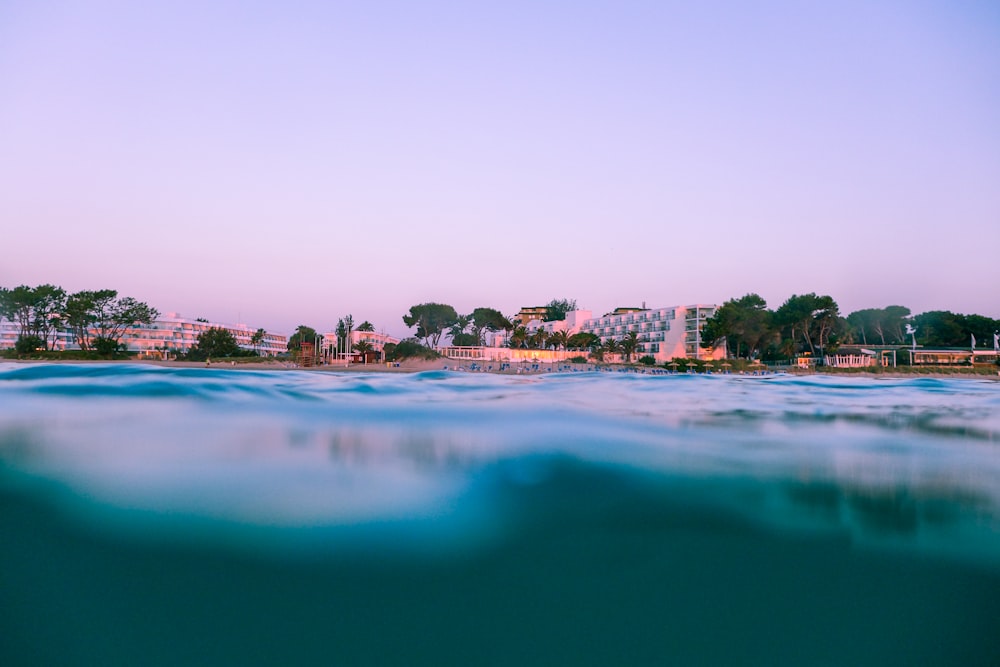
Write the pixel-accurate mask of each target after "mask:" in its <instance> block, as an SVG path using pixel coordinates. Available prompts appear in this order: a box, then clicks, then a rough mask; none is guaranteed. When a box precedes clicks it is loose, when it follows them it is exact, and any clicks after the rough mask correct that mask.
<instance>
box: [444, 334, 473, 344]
mask: <svg viewBox="0 0 1000 667" xmlns="http://www.w3.org/2000/svg"><path fill="white" fill-rule="evenodd" d="M451 344H452V345H459V346H464V345H469V346H472V345H479V339H478V338H476V335H475V334H471V333H459V334H455V335H454V336H452V337H451Z"/></svg>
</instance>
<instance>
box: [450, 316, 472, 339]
mask: <svg viewBox="0 0 1000 667" xmlns="http://www.w3.org/2000/svg"><path fill="white" fill-rule="evenodd" d="M470 324H472V316H471V315H459V316H458V319H457V320H455V323H454V324H453V325H451V329H449V330H448V334H449V335H450V336H451V338H452V340H454V339H455V336H461V335H462V334H464V333H465V330H466V329H468V328H469V325H470Z"/></svg>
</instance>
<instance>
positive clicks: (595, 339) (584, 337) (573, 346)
mask: <svg viewBox="0 0 1000 667" xmlns="http://www.w3.org/2000/svg"><path fill="white" fill-rule="evenodd" d="M600 343H601V338H600V336H598V335H597V334H592V333H590V332H584V331H581V332H580V333H575V334H573V335H572V336H570V337H569V338H567V339H566V347H567V348H568V349H570V350H593V349H594V348H595V347H597V346H598V345H600Z"/></svg>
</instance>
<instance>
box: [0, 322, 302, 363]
mask: <svg viewBox="0 0 1000 667" xmlns="http://www.w3.org/2000/svg"><path fill="white" fill-rule="evenodd" d="M209 329H225V330H226V331H228V332H229V333H230V334H232V336H233V338H235V339H236V344H237V345H239V346H240V347H241V348H242V349H244V350H253V349H255V347H254V345H253V343H251V341H250V339H251V338H252V337H253V335H254V333H255V332H256V331H257V330H256V329H251V328H250V327H248V326H247V325H246V324H222V323H219V322H208V321H206V320H201V319H188V318H185V317H181V315H180V314H178V313H167V314H166V315H164V316H162V317H160V318H158V319H156V320H154V321H153V322H152V323H151V324H148V325H145V324H143V325H138V326H134V327H129V328H128V329H126V330H125V335H124V336H122V339H121V342H122V343H124V344H125V345H126V346H127V347H128V351H129V352H134V353H136V354H138V355H139V356H141V357H147V358H148V357H157V358H163V357H166V356H172V355H176V354H184V353H186V352H187V351H188V350H190V349H191V348H192V347H194V346H195V345H197V344H198V336H199V335H200V334H201V333H203V332H205V331H208V330H209ZM17 336H18V326H17V323H15V322H8V321H6V320H2V321H0V350H6V349H13V347H14V344H15V343H16V342H17ZM287 344H288V338H287V337H286V336H283V335H281V334H273V333H265V334H264V340H263V341H262V342H261V343H260V344H258V345H257V346H256V349H257V351H258V352H259V353H260V355H261V356H264V357H273V356H274V355H276V354H284V353H285V352H287V349H286V348H287ZM53 349H56V350H79V349H80V346H79V345H77V344H76V340H75V338H74V336H73V333H72V331H69V330H60V331H59V332H58V333H57V335H56V340H55V344H54V345H53Z"/></svg>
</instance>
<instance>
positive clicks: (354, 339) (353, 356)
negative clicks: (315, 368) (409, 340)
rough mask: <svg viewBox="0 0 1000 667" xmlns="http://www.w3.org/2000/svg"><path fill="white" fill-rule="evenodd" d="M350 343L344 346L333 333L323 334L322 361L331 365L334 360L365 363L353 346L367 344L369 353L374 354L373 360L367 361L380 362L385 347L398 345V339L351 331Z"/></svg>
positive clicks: (374, 332)
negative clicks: (369, 348)
mask: <svg viewBox="0 0 1000 667" xmlns="http://www.w3.org/2000/svg"><path fill="white" fill-rule="evenodd" d="M350 341H351V344H350V345H345V343H346V341H343V342H342V341H340V340H338V336H337V333H336V332H335V331H331V332H328V333H325V334H323V341H322V348H321V356H322V357H323V359H324V361H325V362H326V363H332V362H333V361H334V360H340V361H350V362H352V363H355V362H360V361H366V360H365V359H362V358H361V355H360V354H359V353H358V352H356V351H355V349H354V346H355V345H357V344H358V343H362V342H365V343H368V344H369V345H370V346H371V351H372V352H373V353H374V354H373V355H372V357H373V358H372V359H369V360H368V361H382V360H383V359H384V358H385V352H384V350H385V346H386V345H389V344H392V345H396V344H397V343H399V339H398V338H396V337H395V336H390V335H388V334H386V333H380V332H378V331H358V330H357V329H352V330H351V336H350ZM345 348H348V349H345Z"/></svg>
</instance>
